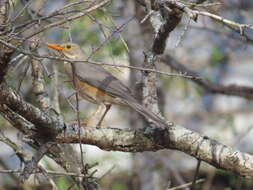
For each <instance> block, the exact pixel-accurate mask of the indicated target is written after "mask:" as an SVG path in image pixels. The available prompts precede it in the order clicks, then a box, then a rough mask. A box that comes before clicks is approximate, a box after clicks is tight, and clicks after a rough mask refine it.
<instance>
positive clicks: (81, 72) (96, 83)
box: [47, 42, 168, 130]
mask: <svg viewBox="0 0 253 190" xmlns="http://www.w3.org/2000/svg"><path fill="white" fill-rule="evenodd" d="M47 47H48V48H51V49H53V50H57V51H58V52H60V53H61V54H62V55H63V56H64V57H65V58H67V59H69V60H73V62H71V61H64V68H65V71H66V73H67V75H68V76H69V77H70V80H74V81H75V85H74V87H75V88H76V89H75V90H76V91H77V93H78V94H79V95H80V96H81V97H82V98H83V99H85V100H87V101H89V102H91V103H94V104H98V105H105V106H106V110H105V112H104V114H103V115H102V117H101V119H100V121H99V122H98V124H97V126H98V127H100V126H101V123H102V121H103V119H104V117H105V115H106V114H107V112H108V111H109V109H110V108H111V105H112V104H118V105H124V106H128V107H130V108H132V109H133V110H135V111H137V112H138V113H139V114H141V115H142V116H144V118H146V119H147V120H148V121H150V122H151V123H153V124H154V125H155V127H156V128H159V129H162V130H164V129H166V128H167V127H168V123H167V122H166V121H165V120H163V119H162V118H160V117H159V116H158V115H156V114H155V113H153V112H152V111H150V110H148V109H147V108H146V107H144V106H143V105H141V104H140V103H139V102H138V100H137V99H136V98H135V97H134V95H133V94H132V92H131V90H130V89H129V88H128V87H127V86H126V85H125V84H123V83H122V82H121V81H120V80H119V79H118V78H116V77H115V76H114V75H112V74H111V73H110V72H109V71H108V70H106V69H105V68H103V67H102V66H101V65H97V64H93V63H90V62H88V61H85V60H86V58H87V57H86V55H85V53H84V52H83V50H82V49H81V47H80V46H79V45H78V44H76V43H70V42H68V43H62V44H56V43H47ZM80 60H82V61H80ZM73 75H74V76H73Z"/></svg>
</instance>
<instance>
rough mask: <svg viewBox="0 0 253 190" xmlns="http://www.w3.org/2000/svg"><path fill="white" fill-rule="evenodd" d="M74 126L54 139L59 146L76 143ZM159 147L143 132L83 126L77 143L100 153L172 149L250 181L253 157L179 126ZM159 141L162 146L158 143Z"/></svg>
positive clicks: (76, 129)
mask: <svg viewBox="0 0 253 190" xmlns="http://www.w3.org/2000/svg"><path fill="white" fill-rule="evenodd" d="M77 133H78V127H77V126H68V127H67V129H66V131H65V133H64V134H61V135H59V136H57V141H58V142H60V143H79V142H80V139H79V137H78V135H77ZM160 138H162V139H160V143H159V145H158V144H157V141H156V140H154V139H155V134H151V135H149V136H146V135H145V133H143V131H132V130H122V129H115V128H102V129H101V128H100V129H97V128H93V127H83V128H82V130H81V142H82V143H83V144H92V145H96V146H98V147H100V148H101V149H103V150H110V151H112V150H113V151H124V152H144V151H158V150H162V149H168V148H170V149H176V150H180V151H182V152H185V153H186V154H189V155H191V156H194V157H195V158H197V159H200V160H203V161H205V162H207V163H209V164H211V165H213V166H215V167H218V168H223V169H225V170H229V171H232V172H235V173H237V174H239V175H241V176H243V177H246V178H250V179H253V164H252V163H253V156H251V155H249V154H247V153H242V152H240V151H238V150H235V149H232V148H231V147H228V146H225V145H223V144H221V143H219V142H217V141H215V140H212V139H209V138H207V137H204V136H202V135H200V134H198V133H196V132H193V131H190V130H188V129H186V128H184V127H181V126H172V127H170V128H169V129H168V133H167V135H164V136H161V137H160ZM161 142H162V143H161Z"/></svg>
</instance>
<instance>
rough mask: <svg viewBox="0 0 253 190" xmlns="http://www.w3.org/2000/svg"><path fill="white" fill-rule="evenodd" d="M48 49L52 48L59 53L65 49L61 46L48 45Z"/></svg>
mask: <svg viewBox="0 0 253 190" xmlns="http://www.w3.org/2000/svg"><path fill="white" fill-rule="evenodd" d="M47 47H49V48H52V49H54V50H57V51H61V50H63V48H62V47H61V46H60V45H59V44H50V43H47Z"/></svg>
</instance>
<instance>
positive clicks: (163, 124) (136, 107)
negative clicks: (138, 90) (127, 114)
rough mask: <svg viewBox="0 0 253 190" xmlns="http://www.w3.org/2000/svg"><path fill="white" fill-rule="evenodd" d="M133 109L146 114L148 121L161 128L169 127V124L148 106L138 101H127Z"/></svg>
mask: <svg viewBox="0 0 253 190" xmlns="http://www.w3.org/2000/svg"><path fill="white" fill-rule="evenodd" d="M125 103H126V104H127V105H129V106H130V107H131V108H132V109H134V110H135V111H137V112H138V113H140V114H141V115H142V116H144V117H145V118H146V119H147V120H148V121H150V120H151V121H152V123H153V124H154V125H156V126H157V127H159V128H161V129H165V128H167V127H168V126H169V125H168V123H166V121H165V120H163V119H161V118H160V117H159V116H158V115H156V114H154V113H153V112H152V111H149V110H148V109H147V108H145V107H144V106H142V105H141V104H139V103H138V102H136V101H125Z"/></svg>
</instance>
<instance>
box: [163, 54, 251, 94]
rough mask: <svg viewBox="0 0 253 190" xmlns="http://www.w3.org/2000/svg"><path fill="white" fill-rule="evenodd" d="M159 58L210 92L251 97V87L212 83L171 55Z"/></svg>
mask: <svg viewBox="0 0 253 190" xmlns="http://www.w3.org/2000/svg"><path fill="white" fill-rule="evenodd" d="M161 60H162V61H163V62H164V63H165V64H166V65H168V66H169V67H171V68H172V69H175V70H177V71H179V72H181V73H184V74H186V75H189V76H192V77H189V78H188V79H189V80H191V81H193V82H195V83H196V84H198V85H199V86H201V87H202V88H204V89H205V90H206V91H208V92H210V93H214V94H224V95H230V96H240V97H243V98H247V99H253V87H248V86H242V85H236V84H231V85H222V84H214V83H212V82H210V81H208V80H205V79H203V78H202V77H201V76H200V75H199V74H197V73H196V72H194V71H192V70H190V69H188V68H187V67H185V66H184V65H182V64H180V63H178V62H177V61H176V60H174V59H173V58H172V57H170V56H168V55H167V56H165V57H163V58H162V59H161Z"/></svg>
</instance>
